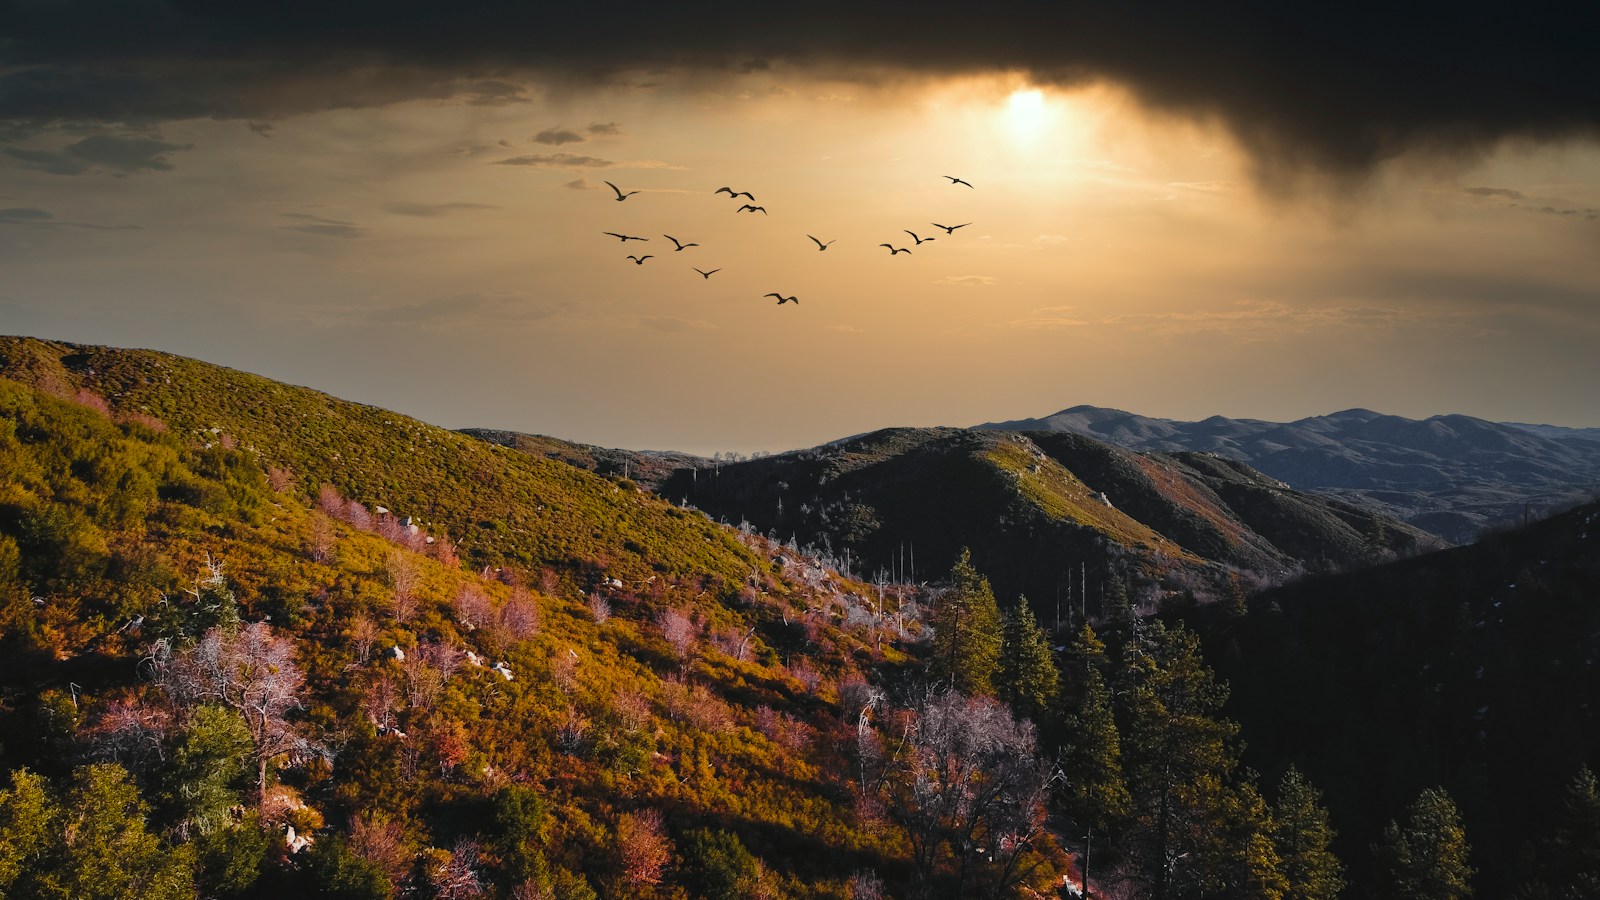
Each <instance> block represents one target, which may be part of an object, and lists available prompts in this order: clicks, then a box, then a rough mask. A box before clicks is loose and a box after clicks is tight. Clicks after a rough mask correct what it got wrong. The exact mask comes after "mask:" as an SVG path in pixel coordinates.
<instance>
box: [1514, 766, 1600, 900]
mask: <svg viewBox="0 0 1600 900" xmlns="http://www.w3.org/2000/svg"><path fill="white" fill-rule="evenodd" d="M1536 860H1537V865H1536V869H1537V873H1538V874H1537V877H1536V878H1535V879H1534V880H1533V881H1532V882H1530V883H1529V884H1526V885H1524V886H1523V887H1522V888H1521V889H1520V890H1519V891H1518V892H1517V896H1518V897H1521V898H1528V900H1534V898H1538V900H1546V898H1548V900H1587V898H1593V897H1600V784H1597V783H1596V781H1595V777H1594V773H1593V772H1591V771H1589V767H1588V766H1584V767H1583V768H1581V769H1579V770H1578V775H1577V777H1576V778H1574V779H1573V780H1572V783H1571V784H1570V785H1568V786H1567V791H1566V795H1565V796H1563V797H1562V801H1561V807H1560V809H1559V810H1557V812H1556V815H1555V824H1554V828H1553V830H1552V832H1551V834H1550V835H1549V836H1548V837H1547V838H1545V839H1544V840H1543V841H1542V842H1540V844H1539V846H1538V848H1537V851H1536Z"/></svg>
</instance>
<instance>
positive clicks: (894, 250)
mask: <svg viewBox="0 0 1600 900" xmlns="http://www.w3.org/2000/svg"><path fill="white" fill-rule="evenodd" d="M941 177H943V178H947V179H949V180H950V186H951V187H955V186H956V185H958V184H960V185H965V186H967V187H968V188H971V187H972V183H971V182H968V181H966V180H964V179H961V178H957V177H955V176H954V175H944V176H941ZM605 185H606V186H607V187H609V188H611V190H612V191H614V192H616V195H617V197H616V200H617V202H618V203H621V202H622V201H624V200H626V199H628V198H629V197H632V196H633V195H634V194H638V193H641V192H640V191H626V192H624V191H623V190H622V188H619V187H617V186H616V185H614V184H612V183H611V182H609V181H607V182H605ZM712 193H713V194H727V195H728V198H729V199H731V200H737V199H739V198H740V197H743V198H745V199H746V200H747V201H749V202H747V203H745V204H744V205H743V206H741V207H739V208H738V209H736V210H734V213H735V214H738V213H742V212H748V213H752V214H754V213H761V214H762V215H764V216H765V215H768V213H767V208H766V207H765V206H757V205H756V198H755V195H754V194H752V193H750V192H749V191H736V190H734V189H733V188H731V187H720V188H717V189H716V190H715V191H712ZM929 224H931V225H932V226H933V227H935V228H939V229H943V231H944V233H945V237H950V236H951V235H954V234H955V233H956V229H958V228H965V227H967V226H968V225H971V224H972V223H971V222H963V223H961V224H960V225H941V224H939V223H938V222H930V223H929ZM904 231H905V233H906V234H909V235H911V240H913V241H914V242H915V243H914V244H912V247H920V246H922V245H923V244H926V243H928V242H929V241H932V240H935V238H932V237H922V236H921V235H918V234H917V233H916V232H914V231H911V230H910V229H904ZM601 233H602V234H606V235H609V236H611V237H614V238H616V239H617V240H619V241H621V242H622V243H623V245H626V244H627V243H628V242H629V241H648V240H650V239H649V238H647V237H638V236H636V235H631V234H623V233H621V232H616V231H606V232H601ZM662 237H664V238H666V239H667V240H669V241H671V242H672V250H673V252H674V253H681V252H683V251H684V250H687V249H689V248H690V247H698V246H700V245H699V244H697V243H694V242H692V241H690V242H685V241H681V240H678V239H677V238H675V237H673V236H672V235H670V234H663V235H662ZM806 237H808V238H810V239H811V241H812V243H814V244H816V245H817V250H818V252H821V251H823V250H826V249H828V247H829V246H831V245H833V244H834V243H835V242H836V241H837V239H835V240H833V241H824V240H822V239H821V238H819V237H816V236H815V235H810V234H808V235H806ZM878 246H879V247H887V248H888V250H889V255H890V256H896V255H898V254H901V253H905V254H907V255H909V254H910V253H911V247H896V246H894V245H893V244H890V243H882V244H879V245H878ZM627 258H628V259H630V260H632V261H633V264H634V265H636V266H642V265H644V261H645V260H647V259H655V256H653V255H651V254H648V253H646V254H644V255H642V256H640V255H636V254H629V255H628V257H627ZM689 268H691V269H693V270H694V271H695V272H697V273H699V275H700V277H701V278H704V279H705V280H707V281H710V280H711V276H713V275H715V274H717V273H718V272H721V271H722V269H720V268H717V269H711V270H710V271H707V270H705V269H701V268H698V267H695V266H690V267H689ZM761 296H762V299H766V298H767V297H775V298H777V301H778V305H779V306H782V305H783V304H785V303H793V304H794V305H796V306H799V305H800V298H799V297H797V296H793V295H791V296H788V297H785V296H784V295H782V294H780V293H777V292H776V291H774V292H771V293H767V294H763V295H761Z"/></svg>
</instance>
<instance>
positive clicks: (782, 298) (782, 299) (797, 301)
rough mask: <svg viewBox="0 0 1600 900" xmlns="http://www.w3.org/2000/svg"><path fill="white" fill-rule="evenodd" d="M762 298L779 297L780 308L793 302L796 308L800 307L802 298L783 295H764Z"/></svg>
mask: <svg viewBox="0 0 1600 900" xmlns="http://www.w3.org/2000/svg"><path fill="white" fill-rule="evenodd" d="M761 296H762V297H777V298H778V305H779V306H782V305H784V304H785V303H789V302H791V301H792V302H793V303H794V305H795V306H799V305H800V298H799V297H785V296H784V295H782V294H762V295H761Z"/></svg>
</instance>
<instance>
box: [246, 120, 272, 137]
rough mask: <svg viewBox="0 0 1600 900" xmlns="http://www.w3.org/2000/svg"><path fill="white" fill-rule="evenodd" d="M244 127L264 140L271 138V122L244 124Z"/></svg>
mask: <svg viewBox="0 0 1600 900" xmlns="http://www.w3.org/2000/svg"><path fill="white" fill-rule="evenodd" d="M245 127H246V128H249V129H250V130H251V131H253V132H255V133H256V134H259V135H261V136H262V137H264V138H269V137H272V128H273V126H272V123H271V122H246V123H245Z"/></svg>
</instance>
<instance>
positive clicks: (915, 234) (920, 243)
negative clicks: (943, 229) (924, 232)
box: [901, 228, 936, 247]
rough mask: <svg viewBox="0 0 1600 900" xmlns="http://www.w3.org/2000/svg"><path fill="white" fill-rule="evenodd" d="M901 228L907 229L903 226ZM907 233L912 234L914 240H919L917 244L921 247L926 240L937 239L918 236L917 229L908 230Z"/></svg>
mask: <svg viewBox="0 0 1600 900" xmlns="http://www.w3.org/2000/svg"><path fill="white" fill-rule="evenodd" d="M901 230H902V231H905V229H903V228H902V229H901ZM906 234H909V235H911V239H912V240H913V241H916V242H917V246H918V247H920V246H922V244H923V242H925V241H932V240H936V238H925V237H917V233H916V232H915V231H906Z"/></svg>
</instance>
